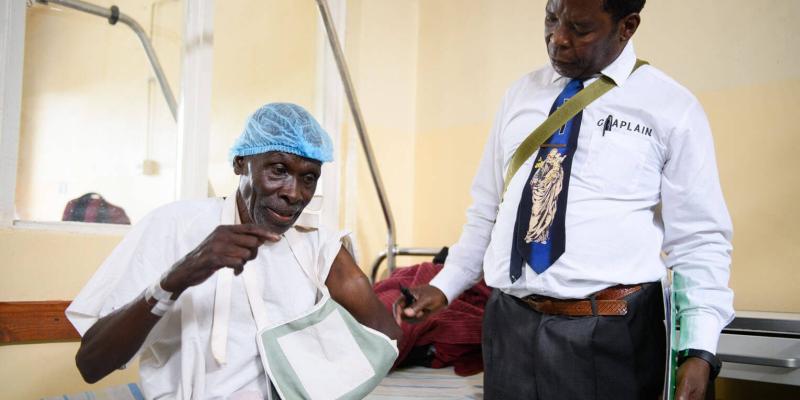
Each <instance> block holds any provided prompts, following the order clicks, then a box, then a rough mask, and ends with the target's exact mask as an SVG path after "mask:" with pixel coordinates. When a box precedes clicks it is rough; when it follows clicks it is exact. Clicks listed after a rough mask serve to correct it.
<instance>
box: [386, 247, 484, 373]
mask: <svg viewBox="0 0 800 400" xmlns="http://www.w3.org/2000/svg"><path fill="white" fill-rule="evenodd" d="M441 269H442V265H441V264H432V263H422V264H419V265H414V266H411V267H404V268H398V269H396V270H395V271H394V272H393V273H392V276H390V277H389V278H388V279H385V280H383V281H380V282H378V283H376V284H375V288H374V289H375V293H376V294H377V295H378V298H379V299H380V300H381V301H382V302H383V304H384V305H385V306H386V308H387V309H388V310H389V311H391V310H392V305H393V304H394V302H395V300H397V298H398V297H400V286H401V285H403V286H406V287H414V286H418V285H423V284H426V283H428V282H430V280H431V279H433V277H434V276H435V275H436V273H438V272H439V270H441ZM489 293H491V289H489V287H487V286H486V284H485V283H484V282H483V280H481V281H480V282H479V283H478V284H476V285H475V286H473V287H472V288H470V289H469V290H467V291H465V292H464V293H462V294H461V296H459V297H458V298H457V299H455V300H454V301H453V302H452V304H450V305H448V306H447V308H445V309H444V310H442V311H441V312H439V313H437V314H434V315H433V316H432V317H430V318H428V319H427V320H425V321H423V322H420V323H417V324H409V323H406V322H404V323H403V325H402V326H401V328H402V329H403V337H402V339H400V341H399V342H398V348H399V350H400V355H399V356H398V357H397V361H395V366H397V365H400V364H402V362H403V361H404V360H405V359H406V357H407V356H408V355H409V353H410V352H411V350H412V349H414V348H415V347H416V348H418V347H427V346H429V345H432V346H433V349H434V354H433V359H432V360H431V365H430V366H431V367H432V368H443V367H446V366H450V365H452V366H454V368H455V372H456V374H458V375H461V376H467V375H472V374H477V373H478V372H481V371H483V358H482V357H481V322H482V319H483V309H484V306H485V305H486V300H487V299H488V298H489Z"/></svg>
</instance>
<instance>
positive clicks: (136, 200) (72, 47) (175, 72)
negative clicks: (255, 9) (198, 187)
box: [15, 0, 184, 223]
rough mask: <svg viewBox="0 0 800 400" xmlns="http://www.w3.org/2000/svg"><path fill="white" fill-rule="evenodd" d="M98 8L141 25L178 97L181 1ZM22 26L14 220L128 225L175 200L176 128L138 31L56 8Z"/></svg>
mask: <svg viewBox="0 0 800 400" xmlns="http://www.w3.org/2000/svg"><path fill="white" fill-rule="evenodd" d="M93 3H94V4H97V5H98V6H101V7H110V6H111V5H112V4H114V5H117V6H118V7H119V8H120V11H121V12H122V13H124V14H126V15H128V16H130V17H131V18H133V19H134V20H136V21H137V22H138V23H139V24H140V25H141V26H142V29H144V30H145V32H146V33H147V35H148V36H149V37H150V38H151V39H152V44H153V47H154V48H155V51H156V54H157V55H158V57H159V60H160V62H161V65H162V68H163V69H164V72H165V74H166V76H167V79H168V81H169V83H170V85H171V87H172V91H173V92H174V93H175V94H176V95H177V94H178V93H180V88H179V83H180V79H179V77H180V55H181V39H182V38H181V35H182V32H183V18H184V15H183V12H184V11H183V10H184V4H183V2H182V1H181V0H157V1H141V0H114V1H113V2H111V1H97V0H95V1H93ZM26 18H27V19H26V33H25V60H24V72H23V75H24V77H23V94H22V115H21V124H20V125H21V126H20V142H19V161H18V172H17V184H16V204H15V206H16V217H17V219H21V220H35V221H60V220H77V221H85V222H106V223H130V222H136V221H137V220H139V219H141V217H142V216H143V215H144V214H146V213H147V212H148V211H150V210H152V209H153V208H155V207H157V206H159V205H161V204H164V203H167V202H169V201H172V200H173V199H174V198H175V165H176V133H177V125H176V123H175V121H174V120H173V118H172V115H171V113H170V111H169V107H168V106H167V103H166V101H165V100H164V96H163V93H162V92H161V89H160V87H159V85H158V83H157V81H156V79H155V77H154V75H153V74H152V72H151V67H150V63H149V61H148V59H147V56H146V54H145V52H144V50H143V48H142V46H141V43H140V42H139V40H138V38H137V37H136V35H135V34H134V32H133V31H132V30H131V29H130V28H129V27H128V26H126V25H124V24H122V23H118V24H117V25H113V26H112V25H110V24H109V23H108V22H107V21H106V20H105V19H104V18H101V17H98V16H94V15H90V14H87V13H83V12H80V11H76V10H72V9H68V8H65V7H62V6H56V5H41V4H38V3H34V5H33V6H31V7H29V8H28V10H27V16H26Z"/></svg>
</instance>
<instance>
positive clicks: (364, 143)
mask: <svg viewBox="0 0 800 400" xmlns="http://www.w3.org/2000/svg"><path fill="white" fill-rule="evenodd" d="M36 2H37V3H40V4H44V5H47V4H58V5H61V6H64V7H68V8H72V9H74V10H78V11H82V12H85V13H89V14H93V15H96V16H99V17H103V18H105V19H107V20H108V23H109V24H111V25H116V24H117V22H122V23H123V24H125V25H127V26H128V27H130V28H131V30H133V32H134V33H135V34H136V36H137V37H138V38H139V41H140V42H141V44H142V47H143V48H144V51H145V53H146V54H147V59H148V60H149V61H150V66H151V67H152V69H153V74H155V76H156V79H157V80H158V84H159V86H160V87H161V91H162V93H163V94H164V99H165V100H166V102H167V105H168V106H169V110H170V112H171V113H172V117H173V119H175V120H177V102H176V101H175V95H174V94H173V92H172V89H171V88H170V86H169V82H167V78H166V76H165V75H164V70H163V69H162V68H161V63H160V62H159V61H158V56H156V53H155V50H154V49H153V46H152V44H151V43H150V39H149V38H148V37H147V34H146V33H145V32H144V30H143V29H142V27H141V25H139V23H138V22H136V21H135V20H134V19H132V18H131V17H129V16H128V15H126V14H124V13H122V12H120V10H119V7H117V6H111V7H110V8H108V9H106V8H103V7H100V6H96V5H94V4H90V3H87V2H84V1H81V0H36ZM316 2H317V5H318V7H319V11H320V16H321V17H322V22H323V24H324V25H325V32H326V34H327V37H328V41H329V43H330V47H331V51H332V52H333V56H334V59H335V60H336V66H337V68H338V70H339V77H340V78H341V80H342V86H343V87H344V91H345V94H346V95H347V101H348V104H349V106H350V111H351V113H352V116H353V122H354V124H355V127H356V131H357V132H358V137H359V139H360V141H361V147H362V149H363V150H364V156H365V157H366V159H367V165H368V167H369V172H370V176H371V177H372V183H373V184H374V185H375V191H376V192H377V194H378V201H379V202H380V205H381V209H382V210H383V218H384V220H385V221H386V230H387V235H386V236H387V238H386V249H385V250H383V251H381V252H380V253H379V254H378V256H377V257H376V258H375V260H374V261H373V262H372V264H371V265H370V271H371V272H370V278H371V279H372V281H373V282H375V280H376V279H377V275H378V269H379V268H380V266H381V263H383V261H384V260H386V261H387V268H388V271H389V272H390V273H391V272H392V271H393V270H394V269H395V267H396V259H395V257H396V256H434V255H436V254H438V253H439V250H440V249H439V248H429V247H398V246H397V239H396V234H395V223H394V215H393V214H392V208H391V206H390V205H389V199H388V198H387V196H386V190H385V189H384V187H383V181H382V179H381V174H380V171H379V169H378V165H377V164H376V163H375V156H374V155H373V154H374V152H373V150H372V144H371V143H370V140H369V136H368V135H367V128H366V125H365V124H364V118H363V117H362V113H361V107H360V106H359V104H358V98H357V97H356V93H355V89H354V88H353V82H352V80H351V79H350V71H349V69H348V67H347V62H346V61H345V58H344V53H343V52H342V46H341V43H340V42H339V36H338V35H337V33H336V28H335V27H334V25H333V18H332V17H331V12H330V8H329V7H328V2H327V0H316Z"/></svg>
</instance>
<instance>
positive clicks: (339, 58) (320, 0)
mask: <svg viewBox="0 0 800 400" xmlns="http://www.w3.org/2000/svg"><path fill="white" fill-rule="evenodd" d="M316 2H317V5H318V6H319V12H320V15H321V16H322V23H323V24H324V25H325V32H326V33H327V36H328V42H329V43H330V45H331V51H332V52H333V58H334V59H335V60H336V66H337V67H338V69H339V77H340V78H341V80H342V86H344V91H345V94H347V102H348V103H349V104H350V112H351V113H352V115H353V122H354V123H355V126H356V131H357V132H358V137H359V138H360V139H361V146H362V147H363V149H364V156H365V157H366V159H367V165H368V166H369V172H370V175H371V176H372V183H373V184H374V185H375V190H376V191H377V192H378V200H379V201H380V203H381V209H382V210H383V218H384V220H386V230H387V231H388V233H387V235H386V236H387V239H386V254H385V257H387V258H388V263H389V269H390V270H392V269H394V267H395V259H394V256H395V254H397V242H396V240H395V233H394V216H393V215H392V209H391V207H390V206H389V200H388V199H387V198H386V191H385V190H384V188H383V181H382V180H381V174H380V171H378V166H377V165H376V164H375V157H374V156H373V151H372V144H371V143H370V141H369V136H368V135H367V128H366V126H365V125H364V119H363V117H362V116H361V107H359V105H358V99H357V98H356V92H355V90H354V89H353V82H352V80H351V79H350V71H349V70H348V68H347V62H346V61H345V59H344V53H343V52H342V45H341V43H340V42H339V36H338V35H337V33H336V27H334V26H333V18H332V17H331V11H330V8H329V7H328V2H327V0H316Z"/></svg>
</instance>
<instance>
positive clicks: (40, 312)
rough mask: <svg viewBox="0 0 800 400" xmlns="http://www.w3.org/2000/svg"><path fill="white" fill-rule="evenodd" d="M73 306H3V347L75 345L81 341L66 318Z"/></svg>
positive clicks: (23, 303) (20, 303) (60, 303)
mask: <svg viewBox="0 0 800 400" xmlns="http://www.w3.org/2000/svg"><path fill="white" fill-rule="evenodd" d="M70 303H71V302H70V301H68V300H48V301H2V302H0V344H3V345H6V344H26V343H42V342H45V343H46V342H72V341H78V340H80V338H81V337H80V335H79V334H78V331H76V330H75V328H74V327H73V326H72V324H71V323H70V322H69V320H67V317H66V316H65V315H64V310H66V309H67V307H68V306H69V304H70Z"/></svg>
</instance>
